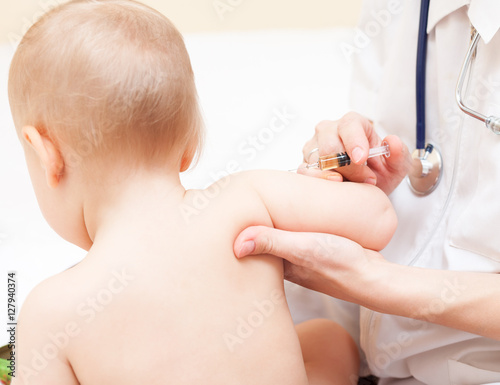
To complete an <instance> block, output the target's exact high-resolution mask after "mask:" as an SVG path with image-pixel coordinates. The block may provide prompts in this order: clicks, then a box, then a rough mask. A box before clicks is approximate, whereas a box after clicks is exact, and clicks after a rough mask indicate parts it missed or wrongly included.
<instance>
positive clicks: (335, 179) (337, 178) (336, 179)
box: [326, 175, 342, 182]
mask: <svg viewBox="0 0 500 385" xmlns="http://www.w3.org/2000/svg"><path fill="white" fill-rule="evenodd" d="M326 179H327V180H331V181H332V182H342V177H341V176H340V175H329V176H327V177H326Z"/></svg>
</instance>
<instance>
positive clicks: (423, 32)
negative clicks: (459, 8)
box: [416, 0, 430, 149]
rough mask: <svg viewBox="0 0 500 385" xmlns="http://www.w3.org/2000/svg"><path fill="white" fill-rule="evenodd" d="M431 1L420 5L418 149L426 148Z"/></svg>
mask: <svg viewBox="0 0 500 385" xmlns="http://www.w3.org/2000/svg"><path fill="white" fill-rule="evenodd" d="M429 3H430V0H422V2H421V3H420V21H419V27H418V43H417V71H416V84H417V87H416V107H417V130H416V131H417V132H416V134H417V149H424V148H425V92H426V87H425V82H426V69H427V65H426V62H427V21H428V20H429Z"/></svg>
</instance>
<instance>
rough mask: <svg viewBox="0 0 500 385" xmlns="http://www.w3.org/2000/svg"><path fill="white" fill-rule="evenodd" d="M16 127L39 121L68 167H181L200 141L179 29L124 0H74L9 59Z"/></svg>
mask: <svg viewBox="0 0 500 385" xmlns="http://www.w3.org/2000/svg"><path fill="white" fill-rule="evenodd" d="M9 99H10V104H11V110H12V115H13V118H14V123H15V125H16V128H17V130H18V132H21V131H22V130H23V128H24V127H26V126H32V127H35V128H36V129H37V130H38V131H39V132H40V133H41V134H42V135H44V136H46V137H48V138H50V139H51V140H52V141H54V143H55V144H56V145H57V146H58V148H59V150H60V151H61V153H62V155H63V158H64V162H65V167H74V168H78V169H81V170H83V171H84V172H88V173H89V174H91V175H96V171H100V174H104V175H105V174H106V170H107V169H109V168H113V167H120V168H124V169H129V170H130V169H131V168H136V167H146V168H150V167H153V168H165V167H167V166H168V167H178V170H177V171H183V170H185V169H186V168H187V167H188V166H189V164H190V163H191V161H192V159H193V157H194V156H195V153H196V152H197V151H198V150H199V147H200V143H201V137H202V122H201V118H200V113H199V109H198V102H197V94H196V89H195V84H194V77H193V72H192V69H191V63H190V60H189V56H188V53H187V51H186V48H185V46H184V42H183V39H182V36H181V34H180V33H179V32H178V31H177V29H176V28H175V27H174V26H173V25H172V23H171V22H170V21H169V20H168V19H167V18H165V17H164V16H163V15H161V14H160V13H158V12H157V11H155V10H153V9H151V8H149V7H147V6H145V5H142V4H140V3H137V2H133V1H130V0H75V1H70V2H69V3H67V4H64V5H62V6H60V7H58V8H56V9H54V10H52V11H50V12H49V13H48V14H46V15H45V16H44V17H42V18H41V19H40V20H39V21H38V22H37V23H36V24H35V25H34V26H33V27H32V28H31V29H30V30H29V31H28V32H27V33H26V35H25V36H24V38H23V40H22V41H21V44H20V45H19V48H18V49H17V52H16V54H15V56H14V59H13V61H12V65H11V70H10V78H9Z"/></svg>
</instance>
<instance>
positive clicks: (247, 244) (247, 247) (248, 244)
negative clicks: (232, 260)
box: [233, 226, 313, 265]
mask: <svg viewBox="0 0 500 385" xmlns="http://www.w3.org/2000/svg"><path fill="white" fill-rule="evenodd" d="M301 235H302V234H301V233H293V232H288V231H283V230H277V229H274V228H271V227H266V226H252V227H248V228H246V229H245V230H243V231H242V232H241V233H240V235H238V237H237V238H236V241H235V242H234V246H233V247H234V255H235V256H236V257H237V258H243V257H246V256H249V255H259V254H271V255H275V256H277V257H280V258H283V259H286V260H287V261H289V262H291V263H293V264H298V265H301V264H302V263H301V260H302V259H303V257H302V258H301V256H299V255H298V253H297V250H298V249H299V250H300V249H302V250H304V247H298V244H302V245H303V243H304V240H302V239H301V238H302V237H301ZM306 249H307V247H306ZM312 252H313V251H312V250H311V254H312Z"/></svg>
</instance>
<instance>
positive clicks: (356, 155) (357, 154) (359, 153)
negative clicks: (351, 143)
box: [352, 147, 363, 163]
mask: <svg viewBox="0 0 500 385" xmlns="http://www.w3.org/2000/svg"><path fill="white" fill-rule="evenodd" d="M362 157H363V149H362V148H361V147H356V148H355V149H354V150H352V161H353V162H354V163H358V162H359V161H360V160H361V158H362Z"/></svg>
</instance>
